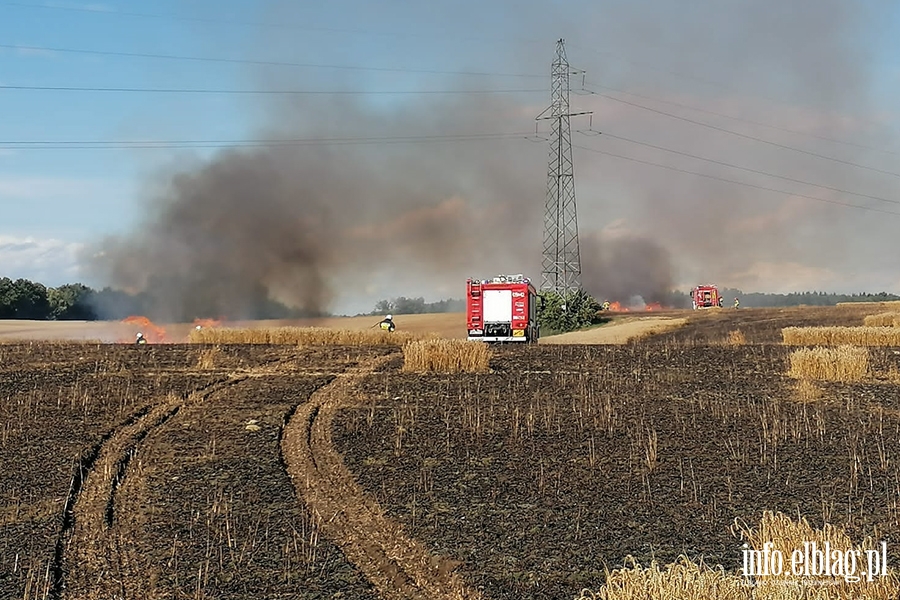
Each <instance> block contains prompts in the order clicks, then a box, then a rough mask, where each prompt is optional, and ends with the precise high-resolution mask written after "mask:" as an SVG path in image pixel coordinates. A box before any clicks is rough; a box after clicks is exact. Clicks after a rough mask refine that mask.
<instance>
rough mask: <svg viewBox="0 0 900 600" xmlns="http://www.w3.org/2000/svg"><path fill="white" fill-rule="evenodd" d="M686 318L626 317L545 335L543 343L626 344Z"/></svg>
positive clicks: (667, 328)
mask: <svg viewBox="0 0 900 600" xmlns="http://www.w3.org/2000/svg"><path fill="white" fill-rule="evenodd" d="M685 323H687V319H686V318H672V317H625V318H623V319H621V320H617V321H614V322H612V323H609V324H607V325H601V326H600V327H595V328H593V329H585V330H582V331H572V332H570V333H561V334H559V335H552V336H547V337H543V338H541V340H540V343H542V344H624V343H625V342H628V341H630V340H633V339H635V338H640V337H644V336H648V335H655V334H659V333H664V332H667V331H672V330H675V329H678V328H679V327H681V326H682V325H684V324H685Z"/></svg>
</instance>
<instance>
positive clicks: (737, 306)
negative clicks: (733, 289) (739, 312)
mask: <svg viewBox="0 0 900 600" xmlns="http://www.w3.org/2000/svg"><path fill="white" fill-rule="evenodd" d="M734 307H735V308H740V307H741V301H740V300H738V299H737V298H735V299H734Z"/></svg>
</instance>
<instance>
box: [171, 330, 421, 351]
mask: <svg viewBox="0 0 900 600" xmlns="http://www.w3.org/2000/svg"><path fill="white" fill-rule="evenodd" d="M433 337H435V335H434V334H426V335H422V334H419V335H417V334H412V333H409V332H400V331H394V332H387V331H382V330H380V329H371V330H369V329H361V330H350V329H330V328H327V327H274V328H259V329H252V328H247V329H237V328H233V329H232V328H219V327H213V328H209V329H195V330H194V331H192V332H191V334H190V337H189V341H190V342H191V343H192V344H287V345H299V346H332V345H334V346H402V345H403V344H404V343H406V342H409V341H412V340H416V339H423V338H424V339H429V338H433Z"/></svg>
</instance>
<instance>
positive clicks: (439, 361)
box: [403, 340, 491, 373]
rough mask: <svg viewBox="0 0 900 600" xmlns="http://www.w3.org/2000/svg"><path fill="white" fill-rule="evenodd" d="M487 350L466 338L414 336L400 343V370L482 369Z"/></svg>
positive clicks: (486, 364) (486, 347)
mask: <svg viewBox="0 0 900 600" xmlns="http://www.w3.org/2000/svg"><path fill="white" fill-rule="evenodd" d="M490 358H491V351H490V348H488V346H487V345H486V344H483V343H481V342H470V341H468V340H418V341H411V342H409V343H407V344H405V345H404V346H403V370H404V371H407V372H411V373H486V372H487V371H488V370H489V366H488V363H489V362H490Z"/></svg>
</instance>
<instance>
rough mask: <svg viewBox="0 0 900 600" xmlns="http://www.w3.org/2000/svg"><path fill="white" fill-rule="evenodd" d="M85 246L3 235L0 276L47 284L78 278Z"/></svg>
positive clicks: (52, 240) (52, 284)
mask: <svg viewBox="0 0 900 600" xmlns="http://www.w3.org/2000/svg"><path fill="white" fill-rule="evenodd" d="M81 248H82V244H79V243H75V242H68V241H64V240H58V239H53V238H35V237H19V236H14V235H3V234H0V277H10V278H12V279H17V278H20V277H21V278H25V279H30V280H32V281H38V282H40V283H43V284H44V285H49V286H54V285H61V284H63V283H72V282H74V281H76V280H77V279H78V276H79V274H80V273H79V269H78V261H77V256H78V252H79V250H81Z"/></svg>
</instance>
